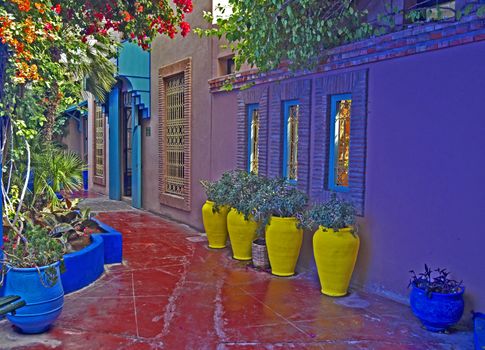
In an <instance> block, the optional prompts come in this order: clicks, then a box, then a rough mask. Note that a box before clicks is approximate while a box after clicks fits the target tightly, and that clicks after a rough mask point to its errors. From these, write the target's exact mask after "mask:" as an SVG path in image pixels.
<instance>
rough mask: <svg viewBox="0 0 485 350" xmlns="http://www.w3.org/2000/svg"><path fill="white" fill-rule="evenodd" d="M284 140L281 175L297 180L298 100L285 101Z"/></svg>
mask: <svg viewBox="0 0 485 350" xmlns="http://www.w3.org/2000/svg"><path fill="white" fill-rule="evenodd" d="M284 112H285V121H286V125H285V135H284V136H285V140H284V151H283V176H284V177H285V178H287V179H288V180H290V181H291V182H296V181H297V180H298V122H299V117H300V105H299V103H298V101H287V102H285V108H284Z"/></svg>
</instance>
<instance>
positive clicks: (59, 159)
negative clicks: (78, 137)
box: [32, 144, 85, 205]
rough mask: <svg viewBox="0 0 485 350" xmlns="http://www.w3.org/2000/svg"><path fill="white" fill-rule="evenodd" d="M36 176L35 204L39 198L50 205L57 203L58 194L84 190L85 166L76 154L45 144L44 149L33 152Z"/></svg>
mask: <svg viewBox="0 0 485 350" xmlns="http://www.w3.org/2000/svg"><path fill="white" fill-rule="evenodd" d="M32 165H33V169H34V171H33V174H34V193H33V196H34V197H33V200H32V202H33V204H34V205H35V201H36V200H37V199H38V198H44V199H45V200H47V202H48V203H54V204H55V203H57V202H58V198H57V195H56V193H59V192H60V191H61V190H63V191H64V192H65V193H72V192H74V191H77V190H79V189H81V188H82V183H83V178H82V171H83V170H84V168H85V165H84V163H83V161H82V159H81V158H80V157H79V155H77V154H76V153H74V152H71V151H64V150H61V149H59V148H58V147H56V146H54V145H51V144H43V145H42V149H38V150H37V151H34V152H33V155H32Z"/></svg>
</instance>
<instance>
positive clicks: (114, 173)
mask: <svg viewBox="0 0 485 350" xmlns="http://www.w3.org/2000/svg"><path fill="white" fill-rule="evenodd" d="M116 65H117V77H118V80H119V83H118V84H117V85H116V86H115V87H114V88H113V90H112V91H111V92H110V94H109V99H108V122H109V140H110V142H109V179H110V181H109V183H110V185H109V197H110V198H111V199H114V200H120V199H121V198H122V188H123V184H122V180H123V176H122V173H123V159H122V154H121V153H122V151H121V150H122V143H123V140H122V139H121V134H122V131H123V125H122V123H121V113H122V107H121V105H122V98H123V95H122V93H125V94H126V93H127V94H130V95H131V110H132V113H133V117H132V118H131V122H132V125H131V142H132V143H131V198H132V205H133V206H134V207H136V208H141V206H142V173H141V170H142V169H141V157H142V154H141V129H142V126H141V120H142V119H144V118H150V53H149V52H146V51H143V50H142V49H141V48H140V47H139V46H138V45H136V44H133V43H129V42H124V43H123V44H122V46H121V48H120V50H119V54H118V58H117V60H116Z"/></svg>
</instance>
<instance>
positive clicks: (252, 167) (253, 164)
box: [248, 104, 259, 174]
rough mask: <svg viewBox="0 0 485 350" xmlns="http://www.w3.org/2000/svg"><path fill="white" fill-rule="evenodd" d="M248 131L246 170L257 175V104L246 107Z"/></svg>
mask: <svg viewBox="0 0 485 350" xmlns="http://www.w3.org/2000/svg"><path fill="white" fill-rule="evenodd" d="M248 130H249V138H248V147H249V148H248V157H249V159H248V163H249V167H248V168H249V169H248V170H249V172H252V173H254V174H257V173H258V162H259V150H258V148H259V106H258V105H257V104H255V105H249V106H248Z"/></svg>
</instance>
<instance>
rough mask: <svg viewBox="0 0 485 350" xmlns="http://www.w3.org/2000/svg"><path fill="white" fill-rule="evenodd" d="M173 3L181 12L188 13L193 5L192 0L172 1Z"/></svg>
mask: <svg viewBox="0 0 485 350" xmlns="http://www.w3.org/2000/svg"><path fill="white" fill-rule="evenodd" d="M173 3H174V4H175V5H177V6H178V7H180V8H181V9H182V11H183V12H185V13H190V12H192V9H193V5H192V0H173Z"/></svg>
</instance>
